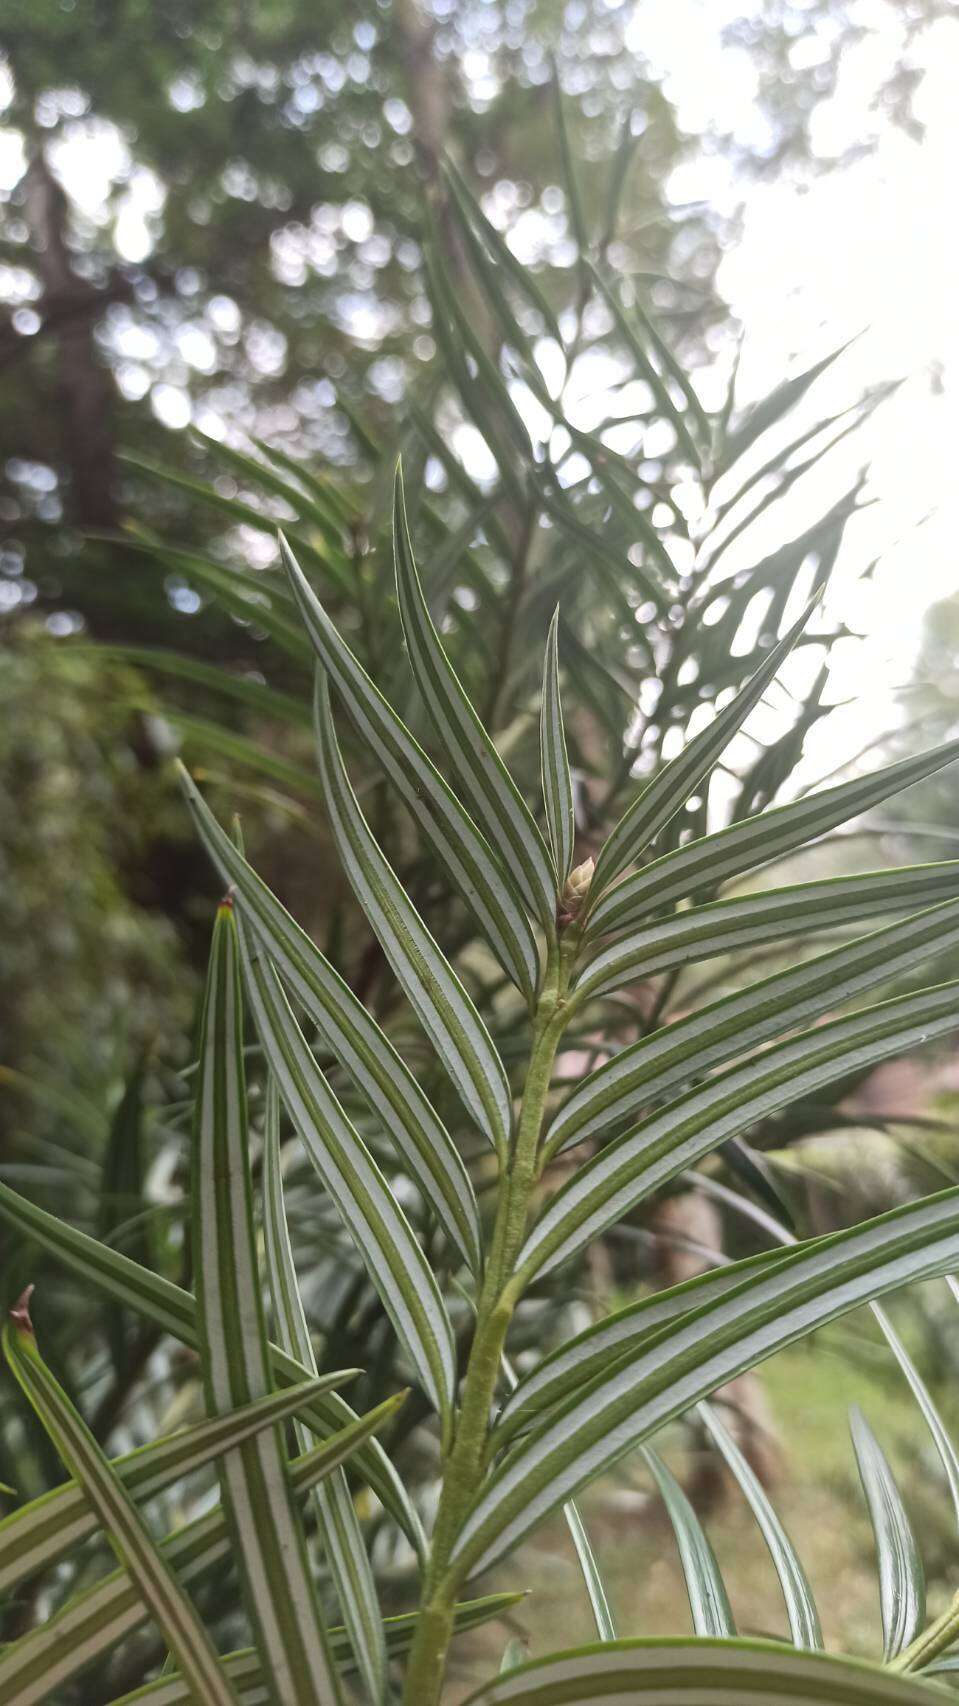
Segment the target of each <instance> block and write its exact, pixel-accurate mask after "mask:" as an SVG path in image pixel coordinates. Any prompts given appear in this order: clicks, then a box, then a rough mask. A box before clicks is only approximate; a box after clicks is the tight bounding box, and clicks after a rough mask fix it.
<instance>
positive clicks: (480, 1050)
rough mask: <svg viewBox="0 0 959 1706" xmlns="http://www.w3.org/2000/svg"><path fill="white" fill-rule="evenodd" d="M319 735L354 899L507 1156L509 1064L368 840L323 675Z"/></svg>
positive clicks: (326, 792) (478, 1116) (471, 1106)
mask: <svg viewBox="0 0 959 1706" xmlns="http://www.w3.org/2000/svg"><path fill="white" fill-rule="evenodd" d="M316 728H317V753H318V758H319V766H320V780H321V783H322V786H323V797H324V801H325V804H326V810H327V815H328V819H329V825H330V830H331V833H332V835H333V839H334V841H335V842H336V845H337V848H338V850H339V854H340V857H341V859H342V861H343V865H344V868H345V870H346V874H347V876H348V877H349V879H350V882H351V883H352V885H353V889H354V892H355V894H356V898H357V900H358V901H359V903H360V905H361V906H362V908H363V911H364V913H365V914H366V917H367V919H368V921H369V923H370V926H371V927H372V929H373V930H374V931H375V932H376V935H377V936H378V937H379V940H380V944H381V946H382V948H383V952H384V953H385V955H386V957H387V959H388V960H389V962H390V965H391V966H392V967H393V970H394V972H395V973H396V976H397V978H398V979H399V981H400V984H401V985H402V987H403V989H404V990H405V991H406V994H407V996H408V998H409V1001H410V1005H411V1006H412V1007H413V1009H414V1010H415V1012H416V1014H417V1016H418V1018H419V1020H420V1023H421V1024H422V1026H423V1029H424V1030H425V1031H426V1033H427V1035H428V1036H429V1038H430V1040H431V1042H432V1043H433V1046H434V1048H435V1050H436V1055H437V1059H438V1060H439V1062H440V1064H441V1065H442V1066H443V1067H444V1069H445V1070H446V1072H447V1074H448V1076H449V1077H450V1079H451V1081H452V1083H453V1085H454V1087H455V1088H456V1090H457V1092H458V1094H459V1096H460V1098H461V1099H462V1101H463V1104H464V1106H465V1107H466V1109H467V1110H468V1112H469V1113H470V1114H471V1116H472V1118H473V1119H474V1120H475V1121H476V1123H477V1125H478V1126H479V1128H480V1130H481V1131H482V1132H483V1133H484V1134H485V1136H486V1137H487V1138H488V1139H489V1141H490V1143H491V1144H492V1145H493V1147H494V1148H495V1149H496V1150H497V1151H498V1152H499V1153H500V1154H505V1152H506V1149H507V1147H508V1144H509V1138H510V1132H511V1130H512V1123H513V1109H512V1100H511V1096H510V1088H509V1084H508V1082H507V1078H506V1073H505V1071H504V1070H503V1063H502V1061H501V1060H500V1057H499V1055H498V1054H497V1052H496V1050H495V1048H494V1047H493V1042H492V1039H491V1037H490V1034H489V1032H488V1031H487V1029H486V1026H485V1025H484V1023H483V1021H482V1019H481V1018H480V1016H479V1013H478V1012H477V1011H476V1008H475V1006H474V1004H473V1002H472V1000H471V998H470V996H469V995H468V994H467V992H466V990H465V989H464V987H463V985H462V983H461V982H460V980H459V978H458V977H457V975H456V973H455V971H454V970H453V968H452V966H451V965H450V963H449V961H448V960H447V959H446V957H445V955H444V954H443V953H442V952H441V951H440V949H439V948H438V947H437V944H436V942H435V941H434V940H433V937H432V936H431V935H430V932H429V931H428V930H427V928H426V925H425V924H424V923H423V921H422V919H421V918H420V916H419V913H418V912H417V911H416V908H415V907H414V905H413V903H412V901H411V900H410V898H409V896H408V895H407V893H406V891H405V890H404V888H403V886H402V884H401V883H400V881H399V879H398V878H397V876H396V875H395V873H394V872H393V870H392V869H391V867H390V865H389V864H388V863H387V861H386V859H385V858H384V856H383V854H382V853H381V851H380V849H379V847H378V846H377V844H376V842H375V841H374V839H373V836H372V834H371V833H370V829H369V826H368V824H367V822H366V819H365V818H364V816H363V813H362V812H361V811H360V808H359V805H358V803H357V799H356V795H355V794H354V792H353V789H352V787H351V785H350V780H349V777H348V776H347V774H346V770H345V769H344V766H343V759H342V756H341V754H340V749H339V745H338V743H337V739H336V731H335V729H334V727H333V716H332V711H331V709H330V698H329V686H328V683H327V678H326V676H325V675H323V674H318V676H317V699H316Z"/></svg>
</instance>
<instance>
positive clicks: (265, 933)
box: [180, 771, 959, 1272]
mask: <svg viewBox="0 0 959 1706" xmlns="http://www.w3.org/2000/svg"><path fill="white" fill-rule="evenodd" d="M180 779H181V782H182V784H183V788H184V791H185V793H186V797H187V802H188V804H189V807H190V810H191V813H192V815H193V819H194V822H195V824H196V827H197V830H198V832H199V835H200V839H201V840H202V842H203V844H204V846H205V847H206V850H207V852H208V853H209V855H210V858H211V859H212V860H213V863H214V865H215V866H216V867H217V869H218V871H219V872H220V875H221V877H222V878H223V880H224V882H228V883H231V884H233V885H234V887H235V889H236V898H237V901H238V910H239V911H240V912H242V914H243V917H244V918H245V919H246V920H247V921H248V922H249V924H250V925H251V927H252V929H253V930H254V932H255V934H256V936H257V937H258V939H259V941H260V942H261V943H262V945H263V947H264V949H265V951H266V952H267V953H268V954H269V957H270V959H271V960H272V961H273V962H274V963H275V965H276V966H277V968H278V969H279V971H280V973H281V974H282V977H283V980H284V982H285V983H286V984H287V986H288V987H289V988H290V989H291V990H292V992H293V994H294V996H295V998H296V1000H297V1001H298V1002H299V1003H300V1004H301V1005H302V1006H303V1007H304V1008H305V1009H306V1011H307V1013H308V1014H309V1016H310V1018H311V1019H312V1020H313V1022H314V1024H315V1025H316V1026H317V1028H318V1030H319V1032H320V1035H321V1037H322V1038H323V1041H324V1042H325V1043H326V1045H327V1047H328V1048H329V1049H330V1051H331V1053H332V1054H333V1055H334V1057H335V1058H336V1059H337V1060H338V1061H339V1062H340V1064H341V1066H343V1068H344V1069H345V1070H346V1071H347V1072H348V1073H349V1075H350V1077H351V1078H352V1080H353V1082H354V1084H355V1085H356V1087H357V1089H358V1090H359V1091H360V1094H361V1095H363V1096H365V1097H366V1099H367V1101H368V1102H369V1104H370V1106H371V1107H372V1108H373V1109H374V1111H375V1112H376V1114H377V1115H378V1116H379V1118H380V1120H381V1122H382V1125H383V1129H384V1131H385V1133H386V1135H387V1136H388V1137H390V1138H392V1139H393V1141H394V1142H395V1143H396V1146H397V1148H398V1149H399V1150H400V1151H401V1153H402V1155H403V1157H404V1159H405V1161H406V1162H407V1164H408V1166H409V1168H410V1171H411V1173H412V1175H413V1177H414V1179H415V1180H416V1181H417V1183H418V1185H419V1186H420V1189H421V1190H422V1192H423V1195H424V1197H425V1199H426V1201H427V1202H429V1203H431V1204H432V1206H433V1207H434V1209H435V1210H436V1213H437V1216H438V1217H439V1220H440V1222H441V1224H442V1226H443V1228H444V1230H445V1231H446V1232H447V1234H448V1236H449V1237H450V1238H451V1239H452V1241H453V1243H454V1245H455V1246H456V1247H457V1248H458V1249H459V1250H460V1251H461V1252H462V1254H463V1256H464V1258H465V1260H466V1262H467V1263H468V1265H469V1266H470V1267H471V1268H472V1269H473V1271H474V1272H475V1271H477V1270H478V1268H479V1265H480V1251H479V1216H478V1213H477V1209H476V1198H475V1196H474V1194H473V1188H472V1185H471V1184H470V1180H469V1175H468V1174H467V1172H466V1169H465V1167H464V1165H463V1162H462V1160H461V1159H460V1156H459V1154H458V1152H457V1150H456V1148H455V1146H454V1144H453V1141H452V1139H451V1138H450V1136H449V1133H448V1132H447V1131H446V1130H445V1128H444V1127H443V1125H442V1124H441V1123H440V1121H439V1119H438V1118H437V1115H436V1114H435V1112H434V1111H433V1108H432V1106H431V1105H430V1103H429V1101H428V1100H427V1098H426V1096H425V1095H424V1094H423V1091H422V1090H421V1089H420V1086H419V1084H418V1083H417V1082H416V1079H415V1078H414V1077H413V1075H412V1073H411V1072H410V1071H409V1070H408V1069H407V1067H406V1065H405V1064H404V1062H403V1061H402V1060H401V1059H400V1057H399V1055H398V1054H397V1052H396V1050H395V1049H394V1048H393V1045H392V1044H391V1043H390V1042H389V1040H388V1038H387V1037H385V1036H384V1034H383V1032H382V1031H381V1030H380V1028H379V1026H378V1025H377V1024H376V1022H375V1020H373V1019H372V1018H371V1017H370V1015H369V1014H368V1013H367V1011H366V1008H365V1007H364V1006H363V1003H362V1002H361V1001H358V1000H357V998H356V996H355V995H354V994H353V992H352V990H351V989H349V988H348V987H347V985H346V984H345V983H344V981H343V979H342V978H341V977H340V976H339V975H338V973H337V972H335V971H334V970H333V967H332V966H331V965H330V963H329V961H328V960H327V959H325V958H324V956H323V955H322V954H321V953H320V951H319V949H318V948H317V947H316V946H315V945H314V943H313V942H311V941H310V938H309V936H307V935H306V932H305V931H303V930H301V929H300V927H299V925H298V924H297V923H296V922H295V921H294V920H293V919H292V918H291V917H290V914H289V913H288V912H287V911H286V910H285V909H284V907H282V906H281V905H280V902H279V901H278V900H277V898H276V896H275V895H274V894H273V893H272V891H271V890H270V889H268V888H267V886H266V884H265V883H264V882H262V881H261V879H260V878H259V877H258V876H257V874H256V872H255V871H254V870H253V868H252V866H250V865H248V864H247V862H246V860H245V859H244V858H243V856H242V854H241V853H240V852H239V851H238V850H237V848H236V847H234V845H233V843H232V841H231V840H230V837H229V836H228V835H227V834H226V833H225V831H224V830H222V829H221V828H220V825H219V824H218V823H217V821H216V819H215V818H214V817H213V815H212V813H211V812H210V810H209V807H208V806H207V805H206V803H205V801H204V800H203V798H202V796H201V794H200V793H199V791H198V789H197V788H196V787H195V786H194V784H193V782H192V781H191V780H190V777H189V776H188V775H187V773H186V771H181V772H180ZM957 868H959V867H957Z"/></svg>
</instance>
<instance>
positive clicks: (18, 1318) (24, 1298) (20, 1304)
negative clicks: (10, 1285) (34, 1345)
mask: <svg viewBox="0 0 959 1706" xmlns="http://www.w3.org/2000/svg"><path fill="white" fill-rule="evenodd" d="M33 1292H34V1287H33V1286H32V1285H28V1286H27V1288H26V1290H25V1291H23V1292H21V1294H20V1296H19V1297H18V1298H17V1301H16V1303H15V1304H14V1306H13V1308H12V1309H11V1311H10V1319H11V1321H12V1322H13V1324H14V1326H15V1327H19V1328H20V1331H21V1332H22V1333H31V1334H32V1332H33V1322H32V1321H31V1319H30V1299H31V1297H32V1296H33Z"/></svg>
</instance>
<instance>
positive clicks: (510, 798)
mask: <svg viewBox="0 0 959 1706" xmlns="http://www.w3.org/2000/svg"><path fill="white" fill-rule="evenodd" d="M393 527H394V535H393V548H394V552H395V555H396V587H397V595H398V598H399V604H400V615H401V616H402V619H403V630H404V633H405V635H406V644H407V647H408V649H409V657H410V665H411V667H412V670H413V676H414V678H415V681H416V685H417V687H418V688H419V691H420V694H421V695H422V698H423V701H424V703H425V705H426V708H427V710H428V712H429V715H430V720H431V722H432V724H433V728H434V731H435V734H436V739H437V741H438V742H439V743H440V745H441V746H442V748H443V751H444V752H445V754H446V756H447V758H448V759H449V761H450V764H451V765H452V768H453V770H454V771H455V773H456V776H457V778H458V780H459V785H460V787H461V789H462V791H463V794H464V797H465V798H466V800H467V802H468V803H469V805H470V809H471V811H472V813H473V816H474V818H475V819H476V822H477V824H478V825H479V827H480V829H481V830H482V831H483V833H484V835H486V837H487V839H488V840H489V842H490V844H491V845H492V846H493V847H494V848H495V849H496V851H497V852H498V853H499V855H500V857H501V858H502V859H504V860H506V861H508V863H509V865H510V868H511V869H512V870H513V872H514V874H515V877H516V881H517V882H518V883H519V885H520V887H521V889H522V893H523V897H524V899H525V901H526V903H527V905H528V906H529V908H530V910H531V912H532V913H533V914H534V916H535V917H537V918H538V919H539V921H540V923H541V924H542V926H543V928H544V929H545V930H546V931H547V932H549V933H551V932H552V931H553V929H554V925H555V909H556V888H555V878H554V876H553V867H552V861H551V859H550V856H549V852H548V849H547V847H546V844H545V842H544V840H543V837H542V836H541V834H540V832H539V830H538V829H537V827H536V824H535V822H534V821H533V818H532V816H531V815H530V812H529V808H528V807H527V805H526V803H525V801H524V800H523V798H522V796H521V795H520V793H519V791H518V790H517V788H516V785H515V783H514V782H513V780H512V778H511V776H510V775H509V772H508V770H507V769H506V766H505V764H504V763H503V761H502V759H501V758H500V756H499V753H498V752H497V751H496V748H495V746H494V745H493V742H492V741H491V740H490V737H489V735H488V734H487V733H486V730H485V729H484V728H483V725H482V723H481V722H480V720H479V718H478V716H477V715H476V712H475V711H474V709H473V706H472V705H471V704H470V701H469V699H468V698H467V696H466V693H465V692H464V690H463V688H462V686H461V685H460V682H459V680H458V679H457V677H456V675H455V674H454V672H453V669H452V667H451V665H450V662H449V659H448V658H447V656H446V653H445V651H444V650H443V645H442V642H441V640H440V637H439V635H438V633H437V632H436V629H435V627H434V625H433V620H432V617H431V616H430V613H429V610H428V608H427V604H426V600H425V598H424V597H423V589H422V587H421V585H420V578H419V575H418V573H417V570H416V563H415V562H414V559H413V546H412V542H411V540H410V534H409V527H408V524H407V520H406V507H405V504H404V500H403V482H402V478H401V475H400V473H399V470H397V475H396V493H395V502H394V517H393Z"/></svg>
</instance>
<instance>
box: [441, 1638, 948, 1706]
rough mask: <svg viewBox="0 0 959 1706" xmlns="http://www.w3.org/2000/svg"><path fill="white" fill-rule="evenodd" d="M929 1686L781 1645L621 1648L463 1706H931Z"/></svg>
mask: <svg viewBox="0 0 959 1706" xmlns="http://www.w3.org/2000/svg"><path fill="white" fill-rule="evenodd" d="M933 1699H935V1691H934V1690H932V1689H930V1688H929V1687H928V1685H927V1684H926V1683H923V1682H918V1681H915V1682H914V1681H912V1679H907V1678H905V1677H893V1676H890V1675H889V1674H888V1672H886V1671H883V1670H880V1668H879V1666H878V1665H867V1664H863V1663H862V1662H861V1661H859V1660H856V1659H835V1658H826V1657H825V1655H824V1654H822V1653H797V1652H795V1651H794V1650H793V1649H792V1648H791V1647H781V1646H778V1645H777V1644H776V1643H775V1642H773V1641H744V1640H738V1641H714V1640H697V1641H690V1640H688V1639H687V1640H678V1641H617V1642H615V1643H614V1644H612V1645H611V1646H605V1647H597V1646H594V1647H578V1648H576V1649H574V1650H573V1651H570V1652H568V1653H554V1654H552V1655H551V1656H550V1657H549V1658H545V1659H535V1660H534V1661H533V1663H532V1664H526V1665H522V1666H521V1667H520V1669H518V1670H513V1671H509V1672H508V1673H507V1674H506V1675H505V1676H501V1677H499V1678H498V1679H497V1680H496V1681H494V1682H488V1683H486V1684H484V1686H483V1687H482V1688H479V1689H477V1690H476V1692H475V1693H474V1694H471V1695H470V1696H469V1698H468V1700H467V1701H465V1703H464V1706H560V1702H562V1706H593V1702H595V1701H604V1700H605V1701H607V1702H608V1703H609V1706H625V1703H626V1702H627V1701H628V1702H630V1706H633V1703H634V1702H635V1703H636V1706H641V1702H643V1701H645V1700H649V1702H650V1706H672V1702H673V1701H675V1706H726V1703H727V1702H728V1703H729V1706H733V1702H735V1703H736V1706H739V1703H740V1702H743V1703H744V1706H745V1703H746V1702H750V1701H753V1702H755V1703H756V1706H785V1702H786V1701H788V1702H789V1706H930V1702H931V1701H932V1700H933Z"/></svg>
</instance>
